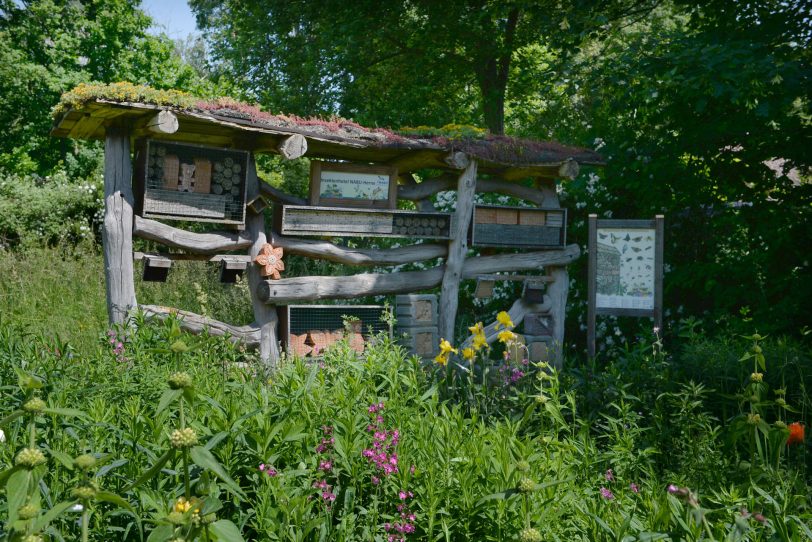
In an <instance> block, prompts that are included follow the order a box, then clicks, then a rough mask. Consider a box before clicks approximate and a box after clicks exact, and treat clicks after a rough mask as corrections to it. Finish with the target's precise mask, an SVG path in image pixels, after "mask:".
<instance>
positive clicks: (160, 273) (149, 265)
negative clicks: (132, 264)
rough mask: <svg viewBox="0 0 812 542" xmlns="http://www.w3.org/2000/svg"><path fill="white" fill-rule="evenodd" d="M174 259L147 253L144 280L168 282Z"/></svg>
mask: <svg viewBox="0 0 812 542" xmlns="http://www.w3.org/2000/svg"><path fill="white" fill-rule="evenodd" d="M170 267H172V260H170V259H169V258H164V257H163V256H154V255H147V256H145V257H144V275H143V280H144V282H166V277H167V275H169V268H170Z"/></svg>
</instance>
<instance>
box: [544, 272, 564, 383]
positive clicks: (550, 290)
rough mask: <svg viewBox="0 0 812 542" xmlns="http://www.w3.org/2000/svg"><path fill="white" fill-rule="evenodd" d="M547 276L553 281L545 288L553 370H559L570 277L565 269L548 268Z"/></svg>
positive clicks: (560, 367)
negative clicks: (547, 300)
mask: <svg viewBox="0 0 812 542" xmlns="http://www.w3.org/2000/svg"><path fill="white" fill-rule="evenodd" d="M545 271H547V274H548V275H550V276H551V277H553V279H555V280H554V281H553V282H552V283H551V284H550V285H549V286H548V287H547V295H549V296H550V301H551V302H552V306H551V307H550V313H551V314H552V315H553V344H552V350H553V356H552V361H553V364H554V365H555V368H556V369H558V370H561V369H562V368H563V366H564V320H565V319H566V316H567V295H568V294H569V290H570V277H569V273H568V272H567V268H566V267H548V268H546V269H545Z"/></svg>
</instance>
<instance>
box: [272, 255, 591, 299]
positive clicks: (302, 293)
mask: <svg viewBox="0 0 812 542" xmlns="http://www.w3.org/2000/svg"><path fill="white" fill-rule="evenodd" d="M580 253H581V250H580V249H579V248H578V245H575V244H573V245H569V246H568V247H566V248H564V249H561V250H544V251H538V252H525V253H522V254H499V255H496V256H479V257H473V258H468V259H466V260H465V265H464V266H463V271H462V278H463V279H472V278H476V277H477V276H479V275H481V274H483V273H495V272H497V271H530V270H535V269H539V268H541V267H544V266H547V265H567V264H568V263H571V262H573V261H574V260H575V259H576V258H578V256H579V255H580ZM443 275H444V267H443V266H439V267H434V268H432V269H429V270H426V271H406V272H400V273H361V274H357V275H350V276H342V277H335V276H312V277H294V278H283V279H280V280H270V281H265V282H264V283H263V285H262V287H261V289H260V298H261V299H262V300H263V301H265V302H272V303H276V304H279V305H287V304H291V303H297V302H305V301H315V300H317V299H346V298H351V297H357V296H365V295H385V294H404V293H412V292H419V291H421V290H428V289H430V288H435V287H436V286H438V285H439V284H440V283H441V282H442V280H443Z"/></svg>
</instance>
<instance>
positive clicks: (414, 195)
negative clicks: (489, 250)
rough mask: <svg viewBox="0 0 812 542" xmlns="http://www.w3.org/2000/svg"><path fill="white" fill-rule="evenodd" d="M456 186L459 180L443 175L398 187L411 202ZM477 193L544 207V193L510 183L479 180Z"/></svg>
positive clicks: (400, 194)
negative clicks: (507, 197) (504, 196)
mask: <svg viewBox="0 0 812 542" xmlns="http://www.w3.org/2000/svg"><path fill="white" fill-rule="evenodd" d="M456 186H457V180H456V179H455V178H454V176H453V175H441V176H439V177H434V178H433V179H427V180H425V181H423V182H421V183H415V184H403V185H400V186H398V197H399V198H402V199H406V200H409V201H419V200H423V199H426V198H429V197H431V196H432V195H434V194H436V193H437V192H442V191H443V190H454V189H455V188H456ZM476 191H477V192H498V193H500V194H506V195H508V196H513V197H516V198H519V199H523V200H527V201H530V202H533V203H535V204H536V205H542V204H543V203H544V194H543V193H542V191H540V190H538V189H536V188H531V187H529V186H524V185H521V184H517V183H512V182H508V181H499V180H495V179H477V181H476Z"/></svg>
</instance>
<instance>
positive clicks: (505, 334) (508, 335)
mask: <svg viewBox="0 0 812 542" xmlns="http://www.w3.org/2000/svg"><path fill="white" fill-rule="evenodd" d="M497 337H498V338H499V341H501V342H503V343H505V344H507V343H509V342H511V341H513V340H515V339H516V334H515V333H513V332H512V331H510V330H509V329H506V330H504V331H500V332H499V335H497Z"/></svg>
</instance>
